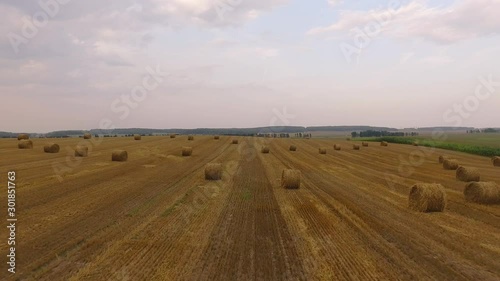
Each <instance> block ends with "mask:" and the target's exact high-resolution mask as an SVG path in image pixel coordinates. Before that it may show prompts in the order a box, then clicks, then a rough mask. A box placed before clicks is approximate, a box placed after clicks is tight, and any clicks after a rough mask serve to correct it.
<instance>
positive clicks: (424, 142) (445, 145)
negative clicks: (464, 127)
mask: <svg viewBox="0 0 500 281" xmlns="http://www.w3.org/2000/svg"><path fill="white" fill-rule="evenodd" d="M355 140H357V141H373V142H381V141H386V142H388V143H399V144H409V145H411V144H413V143H414V142H418V144H419V145H421V146H427V147H435V148H441V149H446V150H453V151H460V152H465V153H469V154H475V155H481V156H488V157H492V156H498V155H500V148H495V147H488V146H478V145H470V144H460V143H453V142H443V141H435V140H428V139H421V138H412V137H380V138H357V139H355Z"/></svg>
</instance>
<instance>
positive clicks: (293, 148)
mask: <svg viewBox="0 0 500 281" xmlns="http://www.w3.org/2000/svg"><path fill="white" fill-rule="evenodd" d="M288 149H289V150H290V151H297V147H296V146H295V145H290V148H288Z"/></svg>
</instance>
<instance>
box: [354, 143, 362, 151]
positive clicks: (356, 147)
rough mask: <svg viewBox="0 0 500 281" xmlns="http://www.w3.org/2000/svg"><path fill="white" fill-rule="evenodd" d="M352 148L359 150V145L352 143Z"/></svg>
mask: <svg viewBox="0 0 500 281" xmlns="http://www.w3.org/2000/svg"><path fill="white" fill-rule="evenodd" d="M352 149H354V150H360V149H361V147H360V146H359V144H353V145H352Z"/></svg>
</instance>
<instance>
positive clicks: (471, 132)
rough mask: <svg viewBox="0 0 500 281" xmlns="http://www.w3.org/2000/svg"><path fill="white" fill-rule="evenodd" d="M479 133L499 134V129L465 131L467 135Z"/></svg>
mask: <svg viewBox="0 0 500 281" xmlns="http://www.w3.org/2000/svg"><path fill="white" fill-rule="evenodd" d="M479 133H500V129H493V128H486V129H483V130H480V129H474V130H467V134H479Z"/></svg>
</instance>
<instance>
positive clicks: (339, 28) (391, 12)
mask: <svg viewBox="0 0 500 281" xmlns="http://www.w3.org/2000/svg"><path fill="white" fill-rule="evenodd" d="M499 10H500V0H462V1H459V2H456V3H455V4H453V5H451V6H449V7H431V6H429V5H428V4H426V2H422V1H413V2H410V3H409V4H407V5H405V6H402V7H400V8H399V9H391V8H389V7H388V8H386V9H375V10H370V11H342V13H341V15H340V18H339V20H338V21H337V22H336V23H334V24H332V25H330V26H326V27H316V28H313V29H311V30H309V32H308V34H311V35H315V34H323V33H330V32H348V31H350V30H352V29H353V28H356V27H357V28H361V29H364V28H365V27H369V26H371V25H373V24H374V23H377V22H378V23H384V24H382V25H381V24H378V26H380V27H381V29H382V31H383V34H385V35H386V36H390V37H394V38H423V39H425V40H428V41H433V42H437V43H444V44H449V43H454V42H457V41H460V40H466V39H472V38H476V37H483V36H488V35H491V34H498V31H499V30H500V17H499V16H498V14H497V11H499Z"/></svg>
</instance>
